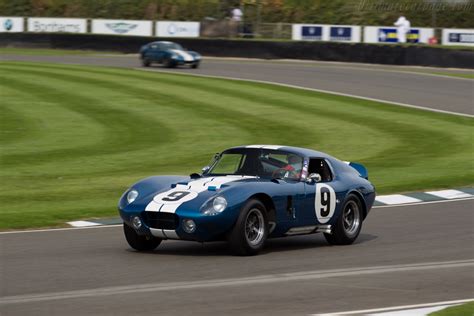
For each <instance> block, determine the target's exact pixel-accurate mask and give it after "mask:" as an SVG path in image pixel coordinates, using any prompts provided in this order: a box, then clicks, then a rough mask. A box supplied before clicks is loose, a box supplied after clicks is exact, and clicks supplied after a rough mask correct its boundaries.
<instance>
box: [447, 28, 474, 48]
mask: <svg viewBox="0 0 474 316" xmlns="http://www.w3.org/2000/svg"><path fill="white" fill-rule="evenodd" d="M442 44H443V45H467V46H474V29H443V38H442Z"/></svg>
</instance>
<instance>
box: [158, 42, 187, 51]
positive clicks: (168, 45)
mask: <svg viewBox="0 0 474 316" xmlns="http://www.w3.org/2000/svg"><path fill="white" fill-rule="evenodd" d="M161 45H162V48H163V50H167V49H177V50H184V49H183V47H182V46H181V45H179V44H176V43H162V44H161Z"/></svg>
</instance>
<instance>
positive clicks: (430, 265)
mask: <svg viewBox="0 0 474 316" xmlns="http://www.w3.org/2000/svg"><path fill="white" fill-rule="evenodd" d="M473 266H474V260H457V261H444V262H426V263H415V264H401V265H390V266H375V267H358V268H349V269H334V270H313V271H302V272H293V273H279V274H266V275H255V276H250V277H243V278H229V279H213V280H212V279H211V280H199V281H182V282H170V283H165V282H163V283H149V284H143V283H140V284H132V285H125V286H111V287H102V288H92V289H84V290H73V291H62V292H52V293H32V294H24V295H12V296H4V297H0V306H1V305H10V304H25V303H32V302H44V301H53V300H67V299H77V298H85V297H95V298H97V297H103V296H110V295H130V294H135V293H150V292H162V291H165V292H169V291H179V290H202V289H215V288H222V287H233V286H249V285H256V284H274V283H276V284H278V283H280V284H281V283H288V282H307V281H311V280H318V279H326V278H335V277H351V276H356V277H359V276H361V275H378V274H385V273H399V272H410V271H426V270H436V269H456V268H465V267H473Z"/></svg>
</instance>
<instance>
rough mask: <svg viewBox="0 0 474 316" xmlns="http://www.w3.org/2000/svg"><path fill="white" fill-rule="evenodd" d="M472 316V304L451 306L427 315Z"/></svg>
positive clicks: (473, 311) (473, 308) (473, 304)
mask: <svg viewBox="0 0 474 316" xmlns="http://www.w3.org/2000/svg"><path fill="white" fill-rule="evenodd" d="M472 315H474V302H470V303H466V304H462V305H459V306H453V307H449V308H446V309H443V310H441V311H439V312H434V313H431V314H429V316H472Z"/></svg>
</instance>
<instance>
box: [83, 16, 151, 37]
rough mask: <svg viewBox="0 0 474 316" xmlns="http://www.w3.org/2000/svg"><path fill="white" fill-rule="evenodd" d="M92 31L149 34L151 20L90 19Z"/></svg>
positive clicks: (113, 33) (97, 32)
mask: <svg viewBox="0 0 474 316" xmlns="http://www.w3.org/2000/svg"><path fill="white" fill-rule="evenodd" d="M91 31H92V33H94V34H110V35H134V36H151V35H152V34H151V32H152V22H151V21H138V20H92V30H91Z"/></svg>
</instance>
